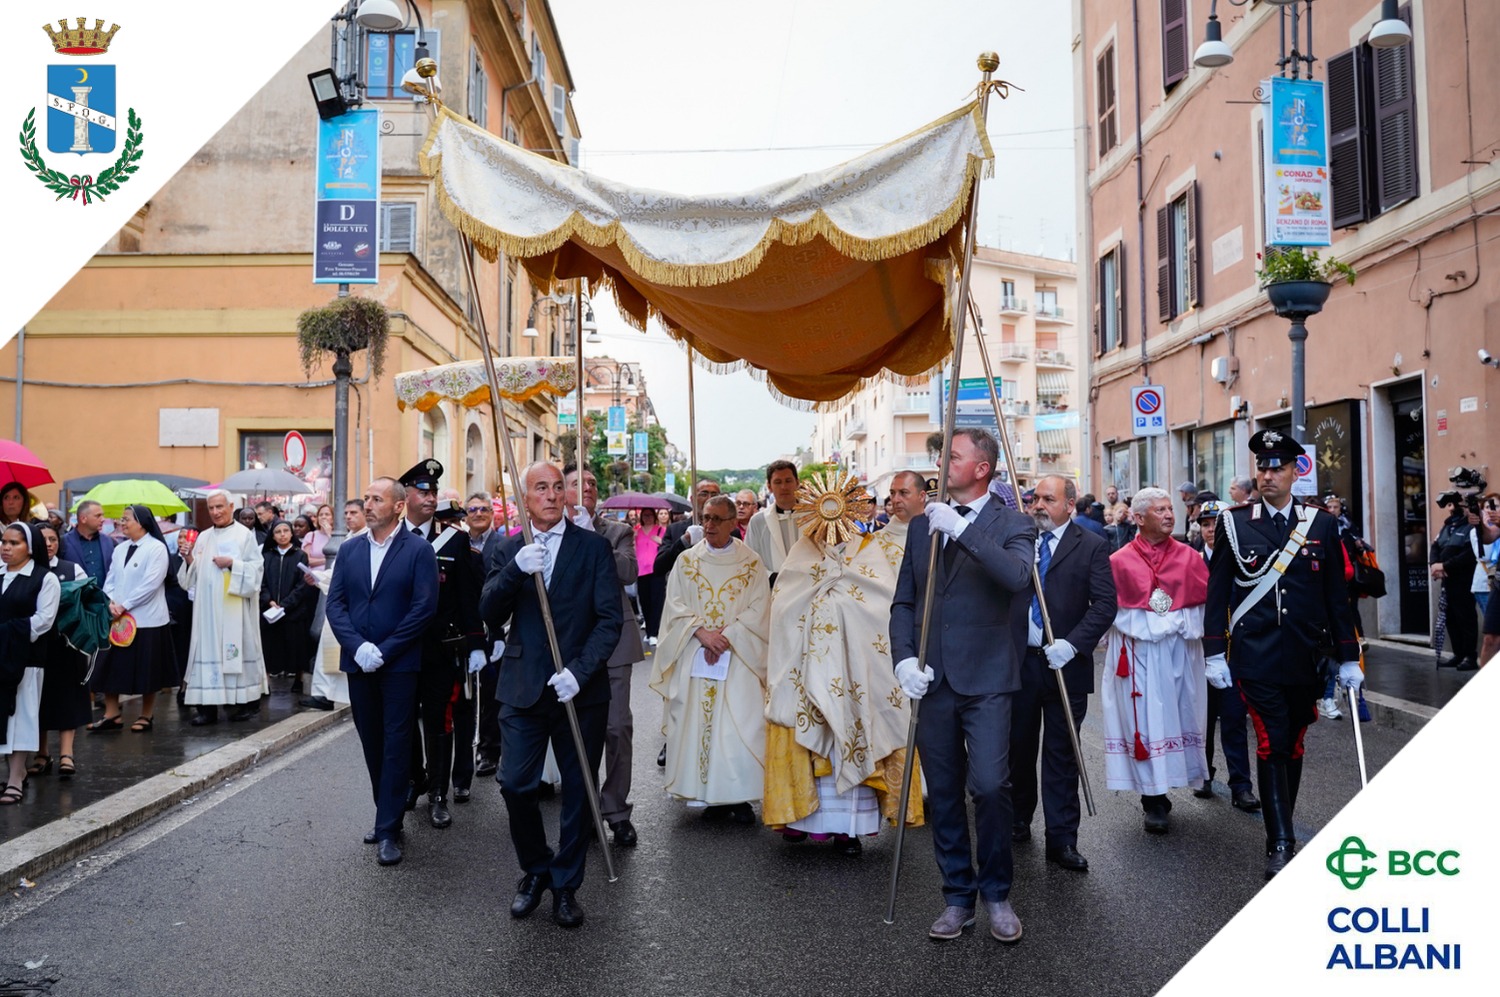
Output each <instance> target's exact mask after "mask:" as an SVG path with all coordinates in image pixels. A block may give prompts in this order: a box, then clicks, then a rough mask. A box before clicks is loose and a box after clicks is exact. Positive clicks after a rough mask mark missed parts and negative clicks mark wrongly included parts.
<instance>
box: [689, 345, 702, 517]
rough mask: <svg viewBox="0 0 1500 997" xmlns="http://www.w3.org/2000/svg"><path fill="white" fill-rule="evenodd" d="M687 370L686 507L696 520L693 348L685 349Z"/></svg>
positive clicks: (696, 414)
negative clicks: (687, 506)
mask: <svg viewBox="0 0 1500 997" xmlns="http://www.w3.org/2000/svg"><path fill="white" fill-rule="evenodd" d="M687 368H688V505H689V506H690V507H691V508H692V510H693V511H692V514H691V515H692V517H693V521H694V522H697V520H698V513H699V511H700V510H699V509H698V405H697V402H696V401H694V399H693V347H692V346H691V345H689V346H688V348H687Z"/></svg>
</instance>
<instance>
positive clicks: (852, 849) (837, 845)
mask: <svg viewBox="0 0 1500 997" xmlns="http://www.w3.org/2000/svg"><path fill="white" fill-rule="evenodd" d="M833 850H834V851H836V852H838V853H839V854H840V855H848V856H850V857H851V858H857V857H859V856H860V855H862V854H864V850H865V846H864V845H861V844H860V843H859V839H858V838H853V837H850V836H848V835H844V836H842V837H838V838H834V839H833Z"/></svg>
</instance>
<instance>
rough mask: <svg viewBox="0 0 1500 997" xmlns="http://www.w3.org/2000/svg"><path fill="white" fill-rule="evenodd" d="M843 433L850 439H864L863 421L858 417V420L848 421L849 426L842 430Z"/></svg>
mask: <svg viewBox="0 0 1500 997" xmlns="http://www.w3.org/2000/svg"><path fill="white" fill-rule="evenodd" d="M844 435H845V436H847V437H849V439H851V440H862V439H864V438H865V436H866V435H867V433H866V432H865V421H864V420H863V419H860V420H859V421H858V422H851V423H849V428H848V429H846V430H845V431H844Z"/></svg>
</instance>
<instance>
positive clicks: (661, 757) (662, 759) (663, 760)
mask: <svg viewBox="0 0 1500 997" xmlns="http://www.w3.org/2000/svg"><path fill="white" fill-rule="evenodd" d="M656 764H657V765H660V766H661V767H662V768H666V767H667V746H666V745H665V744H663V745H662V746H661V753H660V754H658V755H657V756H656Z"/></svg>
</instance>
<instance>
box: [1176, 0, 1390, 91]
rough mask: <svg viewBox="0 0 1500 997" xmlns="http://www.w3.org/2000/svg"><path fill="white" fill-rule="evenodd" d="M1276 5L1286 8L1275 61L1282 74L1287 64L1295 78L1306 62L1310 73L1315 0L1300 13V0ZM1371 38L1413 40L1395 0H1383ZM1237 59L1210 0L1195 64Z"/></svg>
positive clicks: (1242, 0)
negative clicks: (1289, 42) (1304, 26)
mask: <svg viewBox="0 0 1500 997" xmlns="http://www.w3.org/2000/svg"><path fill="white" fill-rule="evenodd" d="M1229 2H1230V3H1231V4H1233V5H1234V6H1236V7H1243V6H1245V5H1246V4H1247V3H1250V2H1251V0H1229ZM1266 2H1267V3H1269V4H1271V5H1272V6H1274V7H1278V8H1283V9H1282V10H1280V11H1278V16H1280V17H1282V18H1283V21H1282V29H1281V56H1280V58H1279V59H1277V60H1276V65H1277V66H1278V67H1279V68H1280V69H1281V73H1282V75H1283V76H1285V75H1287V71H1286V70H1287V66H1291V67H1292V71H1291V76H1292V78H1293V79H1296V78H1297V77H1298V76H1299V75H1300V74H1301V64H1302V63H1306V64H1307V67H1308V75H1309V76H1311V73H1312V64H1313V61H1314V60H1313V55H1312V0H1301V2H1302V3H1303V5H1304V12H1303V13H1302V14H1300V15H1299V14H1298V11H1297V3H1298V0H1266ZM1288 18H1289V19H1290V21H1291V32H1290V34H1291V38H1292V50H1291V52H1288V51H1287V48H1286V39H1287V34H1288V32H1287V25H1286V19H1288ZM1303 19H1306V21H1307V33H1306V49H1307V51H1306V52H1302V51H1299V49H1298V46H1299V45H1301V44H1302V43H1303V35H1302V31H1301V22H1302V20H1303ZM1369 42H1370V44H1371V45H1372V46H1374V47H1375V48H1395V47H1397V46H1400V45H1407V44H1409V43H1410V42H1411V28H1408V27H1407V26H1406V22H1405V21H1403V20H1401V15H1400V12H1399V11H1398V10H1397V7H1396V0H1381V5H1380V21H1379V22H1378V23H1377V24H1376V25H1375V27H1374V28H1372V29H1371V30H1370V36H1369ZM1233 61H1234V51H1233V50H1232V49H1231V48H1230V47H1229V45H1228V44H1226V43H1225V41H1224V37H1223V34H1222V31H1221V29H1220V26H1219V0H1211V2H1210V3H1209V7H1208V24H1207V26H1206V27H1205V28H1204V30H1203V44H1201V45H1199V46H1198V49H1197V51H1195V52H1194V53H1193V65H1195V66H1202V67H1203V68H1205V69H1217V68H1219V67H1221V66H1227V65H1229V64H1230V63H1231V62H1233Z"/></svg>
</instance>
